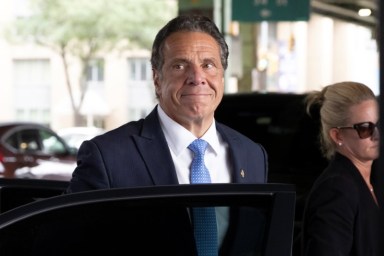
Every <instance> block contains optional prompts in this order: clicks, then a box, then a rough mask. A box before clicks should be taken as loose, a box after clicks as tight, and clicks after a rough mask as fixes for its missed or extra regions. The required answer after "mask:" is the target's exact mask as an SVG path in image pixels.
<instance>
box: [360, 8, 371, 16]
mask: <svg viewBox="0 0 384 256" xmlns="http://www.w3.org/2000/svg"><path fill="white" fill-rule="evenodd" d="M371 14H372V11H371V9H368V8H362V9H360V10H359V16H361V17H368V16H371Z"/></svg>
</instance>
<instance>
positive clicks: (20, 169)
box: [0, 122, 77, 180]
mask: <svg viewBox="0 0 384 256" xmlns="http://www.w3.org/2000/svg"><path fill="white" fill-rule="evenodd" d="M76 154H77V149H76V148H73V147H70V146H69V145H68V144H67V143H66V142H65V141H64V140H63V139H62V138H61V137H60V136H59V135H58V134H57V133H55V132H54V131H53V130H52V129H50V128H49V127H47V126H44V125H42V124H38V123H33V122H7V123H5V122H4V123H0V177H2V178H36V179H58V180H69V179H70V177H71V175H72V172H73V170H74V168H75V165H76Z"/></svg>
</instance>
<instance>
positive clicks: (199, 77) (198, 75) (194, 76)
mask: <svg viewBox="0 0 384 256" xmlns="http://www.w3.org/2000/svg"><path fill="white" fill-rule="evenodd" d="M187 83H188V84H190V85H198V84H204V83H205V73H204V70H203V68H202V67H199V66H191V67H190V69H189V70H188V78H187Z"/></svg>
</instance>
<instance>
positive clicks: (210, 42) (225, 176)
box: [67, 15, 268, 255]
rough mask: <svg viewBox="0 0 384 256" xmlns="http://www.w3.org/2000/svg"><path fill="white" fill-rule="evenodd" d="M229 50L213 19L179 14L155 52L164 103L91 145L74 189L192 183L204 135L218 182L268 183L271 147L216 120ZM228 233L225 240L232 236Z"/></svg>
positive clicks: (84, 150)
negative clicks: (195, 148)
mask: <svg viewBox="0 0 384 256" xmlns="http://www.w3.org/2000/svg"><path fill="white" fill-rule="evenodd" d="M228 54H229V51H228V46H227V44H226V42H225V40H224V37H223V35H222V34H221V33H220V32H219V30H218V28H217V27H216V25H215V24H214V23H213V22H212V21H211V20H210V19H208V18H207V17H204V16H197V15H192V16H178V17H176V18H174V19H173V20H171V21H170V22H169V23H168V24H166V25H165V26H164V27H163V28H162V29H161V30H160V31H159V33H158V34H157V36H156V38H155V40H154V43H153V47H152V56H151V65H152V70H153V81H154V86H155V93H156V97H157V99H158V105H157V106H156V107H155V108H154V109H153V111H152V112H151V113H150V114H149V115H148V116H147V117H146V118H144V119H141V120H138V121H133V122H129V123H127V124H125V125H122V126H121V127H118V128H116V129H114V130H111V131H109V132H107V133H105V134H103V135H101V136H97V137H95V138H93V139H91V140H89V141H85V142H83V144H82V145H81V147H80V149H79V152H78V161H77V167H76V169H75V170H74V172H73V176H72V179H71V181H70V184H69V187H68V189H67V192H68V193H73V192H80V191H87V190H95V189H111V188H127V187H137V186H157V185H173V184H190V176H189V174H190V169H189V168H190V164H191V161H192V157H193V154H192V152H191V151H190V150H189V149H188V145H189V144H190V143H191V142H192V141H194V140H195V139H198V138H201V139H204V140H206V141H207V142H208V148H207V150H206V153H205V164H206V166H207V168H208V170H209V172H210V176H211V181H212V183H265V182H267V171H268V170H267V168H268V165H267V153H266V151H265V149H264V148H263V147H262V146H261V145H260V144H257V143H255V142H253V141H252V140H250V139H249V138H247V137H245V136H243V135H242V134H240V133H239V132H237V131H235V130H233V129H231V128H229V127H227V126H225V125H223V124H220V123H218V122H216V121H215V118H214V113H215V110H216V108H217V106H218V105H219V104H220V101H221V99H222V97H223V93H224V72H225V70H226V68H227V66H228V63H227V61H228ZM224 219H225V218H224ZM219 229H220V228H219ZM228 230H230V228H228ZM224 231H225V230H224V229H223V230H221V234H222V235H221V236H219V240H220V242H221V243H223V241H225V239H229V238H227V236H226V234H225V233H226V232H224ZM180 255H182V254H180Z"/></svg>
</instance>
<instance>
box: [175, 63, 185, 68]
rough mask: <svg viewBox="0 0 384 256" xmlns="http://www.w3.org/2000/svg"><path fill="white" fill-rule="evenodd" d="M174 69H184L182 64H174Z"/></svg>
mask: <svg viewBox="0 0 384 256" xmlns="http://www.w3.org/2000/svg"><path fill="white" fill-rule="evenodd" d="M174 68H175V69H184V65H183V64H176V65H175V66H174Z"/></svg>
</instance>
